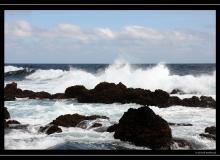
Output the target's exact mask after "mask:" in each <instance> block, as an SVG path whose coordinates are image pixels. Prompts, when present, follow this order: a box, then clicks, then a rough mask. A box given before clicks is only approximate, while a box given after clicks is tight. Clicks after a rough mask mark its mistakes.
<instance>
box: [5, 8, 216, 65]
mask: <svg viewBox="0 0 220 160" xmlns="http://www.w3.org/2000/svg"><path fill="white" fill-rule="evenodd" d="M215 36H216V28H215V12H214V11H6V12H5V63H113V62H114V60H115V59H117V58H119V57H120V58H123V59H125V60H126V61H128V62H130V63H159V62H164V63H215V54H216V51H215V44H216V42H215Z"/></svg>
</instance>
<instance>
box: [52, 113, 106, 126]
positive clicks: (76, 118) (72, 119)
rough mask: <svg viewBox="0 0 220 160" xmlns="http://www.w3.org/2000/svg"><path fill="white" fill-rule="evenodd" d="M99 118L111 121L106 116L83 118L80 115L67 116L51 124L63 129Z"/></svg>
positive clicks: (58, 118)
mask: <svg viewBox="0 0 220 160" xmlns="http://www.w3.org/2000/svg"><path fill="white" fill-rule="evenodd" d="M97 118H101V119H109V118H108V117H106V116H99V115H92V116H83V115H79V114H72V115H71V114H66V115H61V116H59V117H57V118H56V119H55V120H53V121H52V122H51V124H55V125H58V126H63V127H76V126H77V125H78V124H79V123H80V122H82V121H85V120H95V119H97Z"/></svg>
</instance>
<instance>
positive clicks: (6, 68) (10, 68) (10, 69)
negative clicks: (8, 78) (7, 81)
mask: <svg viewBox="0 0 220 160" xmlns="http://www.w3.org/2000/svg"><path fill="white" fill-rule="evenodd" d="M23 69H24V68H23V67H15V66H5V68H4V72H5V73H7V72H12V71H19V70H23Z"/></svg>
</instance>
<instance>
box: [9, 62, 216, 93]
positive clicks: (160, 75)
mask: <svg viewBox="0 0 220 160" xmlns="http://www.w3.org/2000/svg"><path fill="white" fill-rule="evenodd" d="M25 78H26V79H25V80H23V81H19V82H18V87H20V88H22V89H30V90H34V91H42V90H44V91H47V92H50V93H58V92H64V91H65V89H66V88H67V87H69V86H73V85H84V86H85V87H86V88H88V89H92V88H94V87H95V86H96V85H97V84H98V83H100V82H104V81H105V82H113V83H119V82H122V83H123V84H125V85H126V86H127V87H132V88H143V89H150V90H152V91H154V90H156V89H162V90H165V91H167V92H171V91H172V90H173V89H181V90H182V91H184V92H185V93H187V94H190V93H196V94H202V95H214V94H215V93H216V85H215V84H216V71H213V72H212V73H211V74H200V75H191V74H187V75H177V74H172V73H171V72H170V69H169V68H168V67H167V66H166V64H158V65H156V66H153V67H147V68H138V67H136V66H133V65H130V64H129V63H127V62H124V61H122V62H121V61H116V62H115V63H114V64H112V65H109V66H108V67H107V68H105V69H102V70H99V71H97V72H96V73H90V72H88V71H85V70H82V69H77V68H70V69H69V70H61V69H49V70H42V69H39V70H36V71H35V72H34V73H32V74H30V75H28V76H26V77H25ZM8 82H9V81H8Z"/></svg>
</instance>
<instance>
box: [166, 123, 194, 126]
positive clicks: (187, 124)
mask: <svg viewBox="0 0 220 160" xmlns="http://www.w3.org/2000/svg"><path fill="white" fill-rule="evenodd" d="M168 124H169V125H170V126H192V124H190V123H168Z"/></svg>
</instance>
